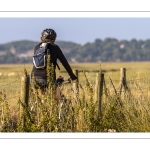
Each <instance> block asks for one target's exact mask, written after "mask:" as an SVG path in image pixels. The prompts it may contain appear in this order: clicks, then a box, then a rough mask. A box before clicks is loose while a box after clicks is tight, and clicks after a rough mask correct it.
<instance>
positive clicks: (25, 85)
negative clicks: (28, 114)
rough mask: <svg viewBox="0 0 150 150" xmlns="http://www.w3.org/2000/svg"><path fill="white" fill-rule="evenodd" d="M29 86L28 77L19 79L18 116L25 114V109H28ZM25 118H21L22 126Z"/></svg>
mask: <svg viewBox="0 0 150 150" xmlns="http://www.w3.org/2000/svg"><path fill="white" fill-rule="evenodd" d="M29 84H30V77H29V75H27V76H23V77H21V106H22V107H21V110H20V115H21V116H22V114H23V113H24V112H25V107H28V102H29ZM25 121H26V120H25V117H23V120H22V122H23V126H25Z"/></svg>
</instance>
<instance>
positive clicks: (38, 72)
mask: <svg viewBox="0 0 150 150" xmlns="http://www.w3.org/2000/svg"><path fill="white" fill-rule="evenodd" d="M40 44H41V43H39V44H38V45H36V46H35V48H34V54H35V51H36V50H37V49H38V48H39V47H40ZM48 49H50V54H51V63H53V64H54V68H55V69H56V62H57V59H59V60H60V62H61V63H62V65H63V66H64V68H65V69H66V71H67V72H68V74H69V76H70V77H71V79H72V80H75V79H77V77H76V76H75V75H74V73H73V71H72V69H71V67H70V65H69V63H68V61H67V59H66V58H65V56H64V54H63V53H62V51H61V49H60V48H59V46H58V45H56V44H51V43H49V44H48ZM32 74H33V75H34V76H37V77H38V78H41V79H45V78H46V76H47V72H46V69H36V68H35V67H34V65H33V69H32ZM55 80H56V72H55Z"/></svg>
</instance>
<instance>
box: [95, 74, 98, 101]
mask: <svg viewBox="0 0 150 150" xmlns="http://www.w3.org/2000/svg"><path fill="white" fill-rule="evenodd" d="M98 78H99V75H98V73H96V79H95V94H94V96H95V99H94V100H95V101H97V98H98V96H97V93H98V86H99V85H98Z"/></svg>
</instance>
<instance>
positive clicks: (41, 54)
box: [33, 43, 60, 70]
mask: <svg viewBox="0 0 150 150" xmlns="http://www.w3.org/2000/svg"><path fill="white" fill-rule="evenodd" d="M48 44H49V43H42V44H40V47H39V48H38V49H37V50H36V51H35V54H34V56H33V65H34V67H35V68H37V69H46V65H47V57H48V55H50V49H47V47H48ZM55 64H56V66H57V68H58V69H59V70H60V67H59V65H58V64H57V62H55Z"/></svg>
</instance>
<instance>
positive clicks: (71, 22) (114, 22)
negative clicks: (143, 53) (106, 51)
mask: <svg viewBox="0 0 150 150" xmlns="http://www.w3.org/2000/svg"><path fill="white" fill-rule="evenodd" d="M45 28H52V29H54V30H55V31H56V32H57V40H63V41H71V42H75V43H79V44H85V43H87V42H94V40H95V39H97V38H99V39H102V40H103V39H105V38H108V37H110V38H116V39H118V40H123V39H125V40H131V39H133V38H135V39H137V40H140V39H141V40H146V39H150V18H111V17H110V18H80V17H78V18H65V17H64V18H62V17H60V18H37V17H35V18H17V17H16V18H11V17H10V18H0V44H3V43H7V42H12V41H16V40H25V39H26V40H33V41H39V39H40V36H41V32H42V30H43V29H45Z"/></svg>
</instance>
